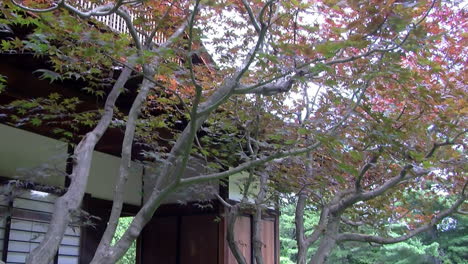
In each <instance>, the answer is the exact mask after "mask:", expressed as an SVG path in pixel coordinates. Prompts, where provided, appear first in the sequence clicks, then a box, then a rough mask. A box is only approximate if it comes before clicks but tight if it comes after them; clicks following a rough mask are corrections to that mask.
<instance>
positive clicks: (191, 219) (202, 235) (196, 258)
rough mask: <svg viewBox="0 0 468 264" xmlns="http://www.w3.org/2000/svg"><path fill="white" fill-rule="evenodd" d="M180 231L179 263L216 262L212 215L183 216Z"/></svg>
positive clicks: (198, 263)
mask: <svg viewBox="0 0 468 264" xmlns="http://www.w3.org/2000/svg"><path fill="white" fill-rule="evenodd" d="M180 231H181V234H180V264H218V223H217V222H215V216H214V215H191V216H183V217H182V222H181V228H180Z"/></svg>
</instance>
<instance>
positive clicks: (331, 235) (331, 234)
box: [309, 216, 340, 264]
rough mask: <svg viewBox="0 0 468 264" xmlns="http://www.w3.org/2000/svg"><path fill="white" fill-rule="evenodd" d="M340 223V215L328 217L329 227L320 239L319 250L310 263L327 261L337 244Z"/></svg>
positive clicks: (321, 263) (316, 263) (319, 263)
mask: <svg viewBox="0 0 468 264" xmlns="http://www.w3.org/2000/svg"><path fill="white" fill-rule="evenodd" d="M339 224H340V217H336V216H332V217H330V219H328V225H327V229H326V230H325V233H324V235H323V237H322V239H321V240H320V244H319V247H318V249H317V251H316V252H315V254H314V255H313V256H312V258H311V259H310V262H309V264H323V263H325V262H326V261H327V259H328V256H329V255H330V253H331V252H332V250H333V248H335V246H336V236H337V235H338V228H339Z"/></svg>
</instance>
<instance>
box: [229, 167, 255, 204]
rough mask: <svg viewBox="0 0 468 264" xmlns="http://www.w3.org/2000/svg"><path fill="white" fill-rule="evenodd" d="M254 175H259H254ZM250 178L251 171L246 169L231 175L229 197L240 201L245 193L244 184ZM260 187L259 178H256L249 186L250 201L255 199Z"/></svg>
mask: <svg viewBox="0 0 468 264" xmlns="http://www.w3.org/2000/svg"><path fill="white" fill-rule="evenodd" d="M254 177H257V176H255V175H254ZM248 178H249V173H248V172H246V171H243V172H240V173H237V174H234V175H232V176H230V177H229V199H231V200H234V201H240V200H241V199H242V195H243V189H244V185H245V183H246V182H247V180H248ZM259 190H260V188H259V182H258V179H254V180H253V182H252V183H251V184H250V186H249V195H248V198H249V201H251V202H252V201H254V197H256V196H257V194H258V191H259Z"/></svg>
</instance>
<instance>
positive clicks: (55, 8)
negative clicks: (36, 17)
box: [11, 0, 65, 13]
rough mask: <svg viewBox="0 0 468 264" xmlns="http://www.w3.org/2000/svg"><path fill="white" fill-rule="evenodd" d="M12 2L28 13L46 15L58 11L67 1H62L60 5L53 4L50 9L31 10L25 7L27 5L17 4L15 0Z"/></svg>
mask: <svg viewBox="0 0 468 264" xmlns="http://www.w3.org/2000/svg"><path fill="white" fill-rule="evenodd" d="M11 2H12V3H13V4H14V5H15V6H17V7H19V8H21V9H24V10H26V11H29V12H33V13H46V12H51V11H54V10H57V9H59V8H61V7H63V5H64V3H65V0H60V1H59V2H58V3H53V4H52V6H51V7H49V8H31V7H28V6H25V5H22V4H20V3H18V2H16V1H15V0H11Z"/></svg>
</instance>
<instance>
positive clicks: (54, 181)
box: [0, 124, 142, 205]
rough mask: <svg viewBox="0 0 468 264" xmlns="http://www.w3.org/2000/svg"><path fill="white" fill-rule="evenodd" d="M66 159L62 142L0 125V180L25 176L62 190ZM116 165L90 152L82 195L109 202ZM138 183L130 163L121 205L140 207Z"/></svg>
mask: <svg viewBox="0 0 468 264" xmlns="http://www.w3.org/2000/svg"><path fill="white" fill-rule="evenodd" d="M67 156H68V154H67V144H66V143H64V142H61V141H58V140H55V139H51V138H48V137H44V136H41V135H37V134H34V133H31V132H28V131H25V130H22V129H18V128H14V127H10V126H6V125H3V124H0V176H3V177H8V178H17V179H26V178H25V176H27V174H29V175H33V176H34V177H33V181H34V182H36V183H40V184H44V185H48V186H57V187H63V186H64V183H65V176H64V175H65V167H66V160H67ZM119 163H120V158H119V157H115V156H112V155H108V154H105V153H101V152H97V151H94V153H93V161H92V164H91V170H90V175H89V180H88V186H87V189H86V192H87V193H90V194H91V195H92V196H93V197H96V198H101V199H105V200H112V198H113V191H114V184H115V180H116V178H117V175H118V172H119ZM45 168H48V169H49V170H48V171H47V173H44V171H45V170H44V169H45ZM50 169H53V170H52V171H53V172H55V173H51V170H50ZM141 182H142V167H141V166H140V165H139V164H137V163H135V162H132V163H131V168H130V176H129V179H128V181H127V185H126V188H125V194H124V202H125V203H129V204H133V205H140V203H141V195H142V189H141V188H142V184H141Z"/></svg>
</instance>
